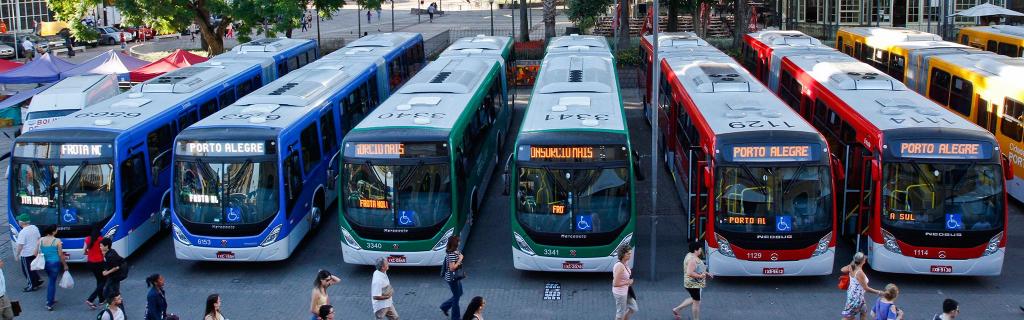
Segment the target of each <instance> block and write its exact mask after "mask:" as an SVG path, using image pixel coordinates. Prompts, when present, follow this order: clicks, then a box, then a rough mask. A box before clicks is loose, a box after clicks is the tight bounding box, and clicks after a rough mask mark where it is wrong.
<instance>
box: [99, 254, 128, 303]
mask: <svg viewBox="0 0 1024 320" xmlns="http://www.w3.org/2000/svg"><path fill="white" fill-rule="evenodd" d="M111 245H113V241H110V239H109V238H106V239H103V240H100V252H103V273H102V274H103V277H104V278H103V280H104V284H103V296H104V297H106V298H107V300H108V301H109V300H110V299H109V298H110V296H111V295H112V294H115V293H120V292H121V281H124V279H125V278H127V277H128V266H127V265H126V264H125V263H124V258H122V257H121V255H120V254H117V250H114V248H111V247H110V246H111ZM120 307H121V308H122V309H124V299H122V300H121V306H120Z"/></svg>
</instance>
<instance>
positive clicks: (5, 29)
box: [0, 21, 7, 33]
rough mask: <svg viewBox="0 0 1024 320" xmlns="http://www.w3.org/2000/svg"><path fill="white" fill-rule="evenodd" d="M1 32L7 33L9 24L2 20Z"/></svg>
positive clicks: (0, 24) (0, 22)
mask: <svg viewBox="0 0 1024 320" xmlns="http://www.w3.org/2000/svg"><path fill="white" fill-rule="evenodd" d="M0 33H7V24H6V23H4V22H3V21H0Z"/></svg>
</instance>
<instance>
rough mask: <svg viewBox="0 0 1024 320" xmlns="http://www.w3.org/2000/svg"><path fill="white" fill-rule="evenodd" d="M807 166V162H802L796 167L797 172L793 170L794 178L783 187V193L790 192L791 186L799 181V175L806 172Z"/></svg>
mask: <svg viewBox="0 0 1024 320" xmlns="http://www.w3.org/2000/svg"><path fill="white" fill-rule="evenodd" d="M805 167H807V163H800V166H799V167H797V168H796V172H793V179H790V181H789V184H787V185H786V186H785V187H783V188H782V194H786V193H789V188H792V187H793V185H795V184H796V182H797V181H799V179H798V177H800V174H801V173H803V172H804V168H805Z"/></svg>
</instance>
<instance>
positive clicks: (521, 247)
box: [512, 232, 537, 256]
mask: <svg viewBox="0 0 1024 320" xmlns="http://www.w3.org/2000/svg"><path fill="white" fill-rule="evenodd" d="M512 236H513V237H515V238H516V244H518V245H519V250H520V251H522V252H526V254H528V255H531V256H535V255H537V254H536V253H534V252H533V249H531V248H530V245H529V244H527V243H526V240H524V239H523V236H520V235H519V233H518V232H512Z"/></svg>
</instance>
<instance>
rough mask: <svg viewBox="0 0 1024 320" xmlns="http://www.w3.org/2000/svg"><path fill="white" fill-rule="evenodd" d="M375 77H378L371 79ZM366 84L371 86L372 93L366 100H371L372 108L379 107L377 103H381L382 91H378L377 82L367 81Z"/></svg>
mask: <svg viewBox="0 0 1024 320" xmlns="http://www.w3.org/2000/svg"><path fill="white" fill-rule="evenodd" d="M375 78H376V77H370V79H375ZM364 86H366V87H367V88H370V90H369V91H370V94H369V96H367V97H366V101H369V103H370V107H371V108H377V105H380V92H378V91H377V83H376V82H374V81H367V82H366V84H364Z"/></svg>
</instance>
